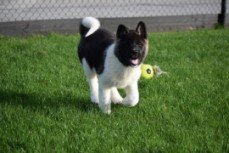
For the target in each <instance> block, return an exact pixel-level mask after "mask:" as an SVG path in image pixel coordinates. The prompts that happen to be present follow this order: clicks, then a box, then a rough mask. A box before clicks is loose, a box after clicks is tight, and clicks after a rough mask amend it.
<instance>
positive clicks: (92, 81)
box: [82, 58, 99, 103]
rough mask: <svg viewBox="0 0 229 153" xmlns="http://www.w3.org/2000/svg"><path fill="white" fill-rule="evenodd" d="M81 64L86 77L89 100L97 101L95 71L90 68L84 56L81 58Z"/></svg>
mask: <svg viewBox="0 0 229 153" xmlns="http://www.w3.org/2000/svg"><path fill="white" fill-rule="evenodd" d="M82 64H83V69H84V73H85V75H86V77H87V81H88V84H89V87H90V95H91V101H92V102H93V103H99V96H98V94H99V93H98V89H99V86H98V78H97V75H96V72H95V70H91V69H90V67H89V65H88V63H87V61H86V59H85V58H83V59H82Z"/></svg>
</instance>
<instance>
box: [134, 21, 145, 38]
mask: <svg viewBox="0 0 229 153" xmlns="http://www.w3.org/2000/svg"><path fill="white" fill-rule="evenodd" d="M136 31H137V33H139V35H140V36H142V37H143V38H144V39H146V38H147V32H146V25H145V23H144V22H142V21H140V22H139V23H138V25H137V28H136Z"/></svg>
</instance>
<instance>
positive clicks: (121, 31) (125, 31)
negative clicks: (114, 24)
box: [116, 24, 129, 39]
mask: <svg viewBox="0 0 229 153" xmlns="http://www.w3.org/2000/svg"><path fill="white" fill-rule="evenodd" d="M128 33H129V29H128V28H127V27H126V26H124V25H122V24H120V25H119V26H118V30H117V33H116V35H117V38H118V39H120V38H122V37H123V36H125V35H127V34H128Z"/></svg>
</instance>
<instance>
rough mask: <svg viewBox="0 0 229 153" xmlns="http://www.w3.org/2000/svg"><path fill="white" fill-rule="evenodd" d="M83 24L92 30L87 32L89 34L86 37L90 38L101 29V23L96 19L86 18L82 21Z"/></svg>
mask: <svg viewBox="0 0 229 153" xmlns="http://www.w3.org/2000/svg"><path fill="white" fill-rule="evenodd" d="M82 24H83V25H84V26H85V27H87V28H89V29H90V30H89V31H88V32H87V34H86V35H85V37H88V36H90V35H91V34H93V33H94V32H95V31H96V30H98V29H99V27H100V22H99V20H98V19H96V18H94V17H85V18H83V19H82Z"/></svg>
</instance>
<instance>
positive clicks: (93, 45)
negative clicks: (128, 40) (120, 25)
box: [78, 28, 114, 74]
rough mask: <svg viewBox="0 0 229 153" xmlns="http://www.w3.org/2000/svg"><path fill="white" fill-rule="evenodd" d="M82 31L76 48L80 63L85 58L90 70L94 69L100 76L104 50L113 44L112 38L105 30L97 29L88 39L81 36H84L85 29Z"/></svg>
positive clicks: (102, 67) (104, 54)
mask: <svg viewBox="0 0 229 153" xmlns="http://www.w3.org/2000/svg"><path fill="white" fill-rule="evenodd" d="M81 29H82V32H83V34H82V33H81V40H80V43H79V46H78V56H79V59H80V62H81V63H82V59H83V58H85V59H86V61H87V63H88V64H89V66H90V68H91V69H92V68H95V70H96V73H97V74H101V73H102V72H103V70H104V62H105V56H106V52H105V51H106V49H107V48H108V47H109V46H110V45H111V44H112V43H114V36H113V35H112V33H110V32H109V31H107V30H105V29H98V30H97V31H95V32H94V33H93V34H91V35H90V36H88V37H84V36H82V35H85V34H86V31H87V29H83V28H81Z"/></svg>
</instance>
